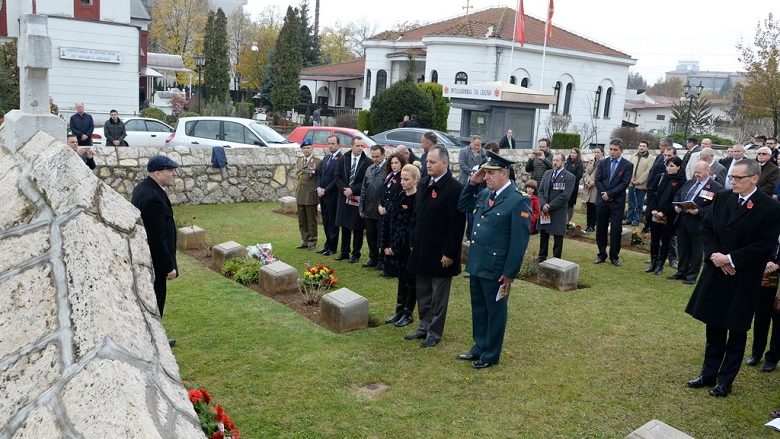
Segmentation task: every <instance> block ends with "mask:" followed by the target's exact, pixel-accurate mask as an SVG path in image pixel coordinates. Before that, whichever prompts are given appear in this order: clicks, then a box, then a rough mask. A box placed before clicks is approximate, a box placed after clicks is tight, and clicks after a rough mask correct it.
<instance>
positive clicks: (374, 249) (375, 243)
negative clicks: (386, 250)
mask: <svg viewBox="0 0 780 439" xmlns="http://www.w3.org/2000/svg"><path fill="white" fill-rule="evenodd" d="M363 224H364V225H365V227H366V241H368V258H369V259H371V260H372V261H376V260H378V255H379V232H380V229H379V220H378V219H372V218H364V219H363Z"/></svg>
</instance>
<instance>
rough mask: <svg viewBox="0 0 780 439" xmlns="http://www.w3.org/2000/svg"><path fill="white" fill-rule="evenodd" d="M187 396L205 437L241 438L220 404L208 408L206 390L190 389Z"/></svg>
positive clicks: (211, 438) (214, 438)
mask: <svg viewBox="0 0 780 439" xmlns="http://www.w3.org/2000/svg"><path fill="white" fill-rule="evenodd" d="M187 394H188V396H189V398H190V402H191V403H192V407H193V408H194V409H195V413H196V414H197V415H198V420H199V421H200V428H201V429H202V430H203V432H204V433H205V434H206V437H208V438H210V439H228V438H230V439H239V438H240V437H241V433H240V432H239V431H238V428H236V424H235V423H233V420H232V419H230V416H228V414H227V413H226V412H225V410H224V409H223V408H222V404H217V406H216V408H212V407H211V406H209V404H211V395H209V392H207V391H206V389H203V388H201V389H190V390H188V391H187Z"/></svg>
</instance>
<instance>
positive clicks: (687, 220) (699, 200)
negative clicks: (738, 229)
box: [674, 177, 723, 235]
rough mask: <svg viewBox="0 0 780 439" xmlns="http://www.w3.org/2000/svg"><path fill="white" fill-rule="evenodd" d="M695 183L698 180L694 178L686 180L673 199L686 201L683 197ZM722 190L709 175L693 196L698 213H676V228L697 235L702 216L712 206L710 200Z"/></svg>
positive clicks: (699, 230) (713, 199)
mask: <svg viewBox="0 0 780 439" xmlns="http://www.w3.org/2000/svg"><path fill="white" fill-rule="evenodd" d="M696 183H698V181H697V180H695V179H693V180H688V181H686V182H685V184H684V185H683V187H682V189H680V190H679V191H678V192H677V194H675V196H674V201H686V200H685V197H686V196H687V195H688V192H689V191H690V190H691V188H692V187H693V185H695V184H696ZM722 190H723V186H721V185H720V183H718V182H717V181H715V180H713V179H712V177H710V179H709V180H707V182H706V183H704V186H702V187H701V189H699V192H697V193H696V196H694V197H693V202H694V203H696V205H697V206H699V213H698V214H696V215H691V214H688V213H681V214H680V215H678V216H677V227H678V230H682V231H685V232H686V233H695V234H697V235H698V234H699V233H700V232H701V220H702V218H704V216H705V215H706V214H707V212H709V210H710V209H711V208H712V202H713V201H715V196H716V195H717V194H718V192H720V191H722Z"/></svg>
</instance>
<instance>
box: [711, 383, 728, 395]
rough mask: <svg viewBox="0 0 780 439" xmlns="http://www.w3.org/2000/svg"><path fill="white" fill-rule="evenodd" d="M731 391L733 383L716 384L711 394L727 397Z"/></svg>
mask: <svg viewBox="0 0 780 439" xmlns="http://www.w3.org/2000/svg"><path fill="white" fill-rule="evenodd" d="M729 393H731V384H716V385H715V387H713V388H712V389H710V395H712V396H719V397H721V398H722V397H726V396H729Z"/></svg>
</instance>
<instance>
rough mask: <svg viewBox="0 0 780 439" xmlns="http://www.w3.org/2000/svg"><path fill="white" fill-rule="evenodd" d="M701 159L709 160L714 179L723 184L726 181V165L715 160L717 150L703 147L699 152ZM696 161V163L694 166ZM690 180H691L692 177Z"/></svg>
mask: <svg viewBox="0 0 780 439" xmlns="http://www.w3.org/2000/svg"><path fill="white" fill-rule="evenodd" d="M699 160H703V161H705V162H707V164H708V165H709V166H710V175H711V176H712V179H713V180H715V181H717V182H718V183H720V184H721V185H723V183H725V182H726V167H725V166H723V165H721V164H720V163H719V162H718V161H717V160H715V151H713V150H712V148H702V149H701V152H700V153H699ZM696 163H698V162H696ZM696 163H694V166H695V165H696ZM691 175H693V174H691ZM688 180H690V178H689V179H688Z"/></svg>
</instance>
